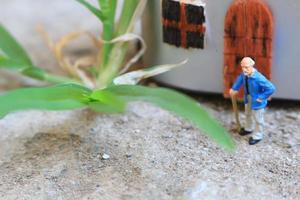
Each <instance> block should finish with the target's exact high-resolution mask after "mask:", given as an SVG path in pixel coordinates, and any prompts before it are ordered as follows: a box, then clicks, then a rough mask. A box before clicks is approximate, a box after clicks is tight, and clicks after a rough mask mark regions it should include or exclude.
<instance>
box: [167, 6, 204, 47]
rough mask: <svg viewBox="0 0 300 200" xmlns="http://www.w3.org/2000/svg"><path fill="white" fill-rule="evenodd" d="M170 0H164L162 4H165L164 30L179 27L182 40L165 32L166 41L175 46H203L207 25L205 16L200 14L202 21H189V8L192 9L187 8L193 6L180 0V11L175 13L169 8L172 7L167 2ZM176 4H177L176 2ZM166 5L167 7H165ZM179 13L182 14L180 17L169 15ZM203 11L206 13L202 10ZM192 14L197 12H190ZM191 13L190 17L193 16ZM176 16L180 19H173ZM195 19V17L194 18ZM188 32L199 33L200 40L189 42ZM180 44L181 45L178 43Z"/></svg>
mask: <svg viewBox="0 0 300 200" xmlns="http://www.w3.org/2000/svg"><path fill="white" fill-rule="evenodd" d="M167 2H169V1H167V0H163V1H162V6H163V14H162V16H163V18H162V25H163V27H164V29H163V30H164V31H165V30H166V29H167V28H174V29H177V30H179V31H180V41H173V40H174V39H178V37H174V36H171V35H170V36H168V35H169V33H164V42H167V43H170V44H173V45H175V46H181V47H182V48H189V47H198V48H203V42H202V41H203V35H204V33H205V25H204V22H205V16H204V15H203V16H199V19H201V20H200V21H201V23H200V22H199V23H196V24H195V23H188V19H187V18H188V13H187V11H188V10H191V8H190V9H187V6H191V5H189V4H185V3H183V2H180V9H179V11H178V12H174V13H171V12H170V11H169V10H170V9H171V7H170V4H169V3H167ZM174 5H175V4H174ZM164 6H165V7H164ZM164 12H167V13H164ZM176 13H177V14H179V15H180V16H179V17H172V16H169V15H171V14H176ZM202 13H204V12H203V11H202ZM191 14H195V13H190V15H191ZM190 15H189V17H190V18H191V16H190ZM171 18H172V19H173V18H174V19H175V18H176V19H178V21H177V20H172V19H171ZM193 20H195V19H193ZM188 33H190V34H193V33H196V34H197V33H198V35H199V37H198V38H197V39H198V40H197V41H198V42H196V43H195V44H190V43H191V42H188V41H187V40H188V37H187V36H188ZM193 35H194V36H195V34H193ZM168 37H171V38H168ZM198 43H202V44H201V45H199V44H198ZM178 44H179V45H178Z"/></svg>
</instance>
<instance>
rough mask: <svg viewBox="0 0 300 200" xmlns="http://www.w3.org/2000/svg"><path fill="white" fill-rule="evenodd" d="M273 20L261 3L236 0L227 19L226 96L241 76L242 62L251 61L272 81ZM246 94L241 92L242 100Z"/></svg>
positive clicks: (229, 10) (265, 6)
mask: <svg viewBox="0 0 300 200" xmlns="http://www.w3.org/2000/svg"><path fill="white" fill-rule="evenodd" d="M272 36H273V18H272V13H271V11H270V9H269V8H268V6H267V5H266V4H265V3H264V2H263V1H261V0H236V1H234V2H233V3H232V5H231V6H230V8H229V9H228V11H227V14H226V17H225V27H224V96H225V97H228V96H229V94H228V92H229V89H230V88H231V86H232V84H233V83H234V81H235V79H236V78H237V76H238V75H239V74H240V73H241V69H240V60H241V59H242V58H243V57H244V56H250V57H252V58H253V59H254V60H255V62H256V64H255V67H256V68H257V69H258V71H260V72H261V73H262V74H264V75H265V76H266V77H267V78H268V79H270V78H271V64H272ZM242 97H243V91H240V92H239V99H242Z"/></svg>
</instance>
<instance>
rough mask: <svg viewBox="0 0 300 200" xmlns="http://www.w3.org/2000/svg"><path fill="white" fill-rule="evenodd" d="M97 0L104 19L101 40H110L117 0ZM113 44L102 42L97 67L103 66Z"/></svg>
mask: <svg viewBox="0 0 300 200" xmlns="http://www.w3.org/2000/svg"><path fill="white" fill-rule="evenodd" d="M101 2H102V1H99V5H100V6H101V10H102V13H103V16H105V19H104V20H103V35H102V37H103V40H104V41H110V40H112V39H113V37H114V25H115V15H116V6H117V0H109V1H104V2H102V3H101ZM112 46H113V44H111V43H104V44H103V49H102V51H101V53H100V59H101V60H100V61H101V63H100V66H99V68H103V67H105V65H106V64H107V62H108V59H109V54H110V51H111V49H112Z"/></svg>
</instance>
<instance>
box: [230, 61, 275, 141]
mask: <svg viewBox="0 0 300 200" xmlns="http://www.w3.org/2000/svg"><path fill="white" fill-rule="evenodd" d="M254 65H255V62H254V60H252V59H251V58H250V57H244V58H243V59H242V61H241V67H242V73H241V74H240V75H239V76H238V77H237V79H236V81H235V83H234V84H233V86H232V88H231V89H230V91H229V94H230V95H231V96H234V95H237V93H238V90H239V89H240V88H241V86H242V85H243V86H244V91H245V92H244V93H245V95H244V103H245V114H246V123H245V127H243V128H241V130H240V132H239V134H240V135H242V136H244V135H248V134H251V133H252V132H253V135H252V136H251V137H250V138H249V144H250V145H254V144H256V143H258V142H259V141H261V140H262V139H263V136H264V111H265V108H266V106H267V101H268V99H269V97H270V96H271V95H272V94H273V93H274V92H275V86H274V85H273V84H272V83H271V82H270V81H269V80H268V79H267V78H266V77H264V76H263V75H262V74H261V73H259V72H258V71H257V70H256V69H255V68H254ZM254 122H255V123H254Z"/></svg>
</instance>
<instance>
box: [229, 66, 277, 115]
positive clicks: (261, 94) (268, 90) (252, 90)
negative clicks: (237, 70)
mask: <svg viewBox="0 0 300 200" xmlns="http://www.w3.org/2000/svg"><path fill="white" fill-rule="evenodd" d="M242 85H244V89H245V90H244V91H245V92H244V94H245V95H244V100H245V104H247V103H248V99H247V95H248V93H247V90H246V76H245V75H244V73H241V74H240V75H239V76H238V77H237V79H236V81H235V83H234V84H233V86H232V89H233V90H236V91H238V90H239V89H240V87H241V86H242ZM248 90H249V95H250V96H251V97H252V109H253V110H258V109H262V108H265V107H266V106H267V100H268V98H269V97H270V96H271V95H272V94H273V93H274V92H275V86H274V85H273V84H272V83H271V82H270V81H269V80H268V79H266V77H264V76H263V75H262V74H261V73H259V72H258V71H257V70H256V69H254V72H253V74H252V75H251V76H250V77H248ZM256 99H261V100H262V102H258V101H256Z"/></svg>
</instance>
